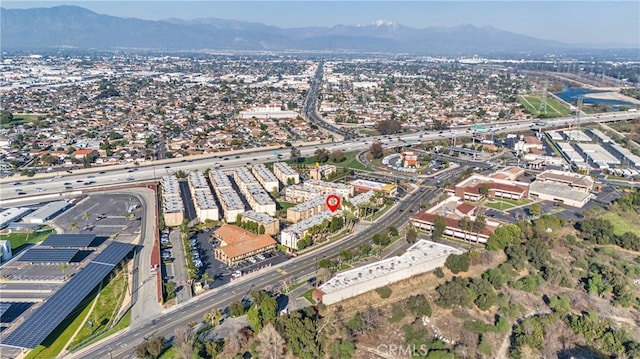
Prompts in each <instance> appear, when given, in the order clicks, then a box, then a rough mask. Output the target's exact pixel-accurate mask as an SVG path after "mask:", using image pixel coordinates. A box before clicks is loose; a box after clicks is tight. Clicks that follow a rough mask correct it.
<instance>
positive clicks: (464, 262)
mask: <svg viewBox="0 0 640 359" xmlns="http://www.w3.org/2000/svg"><path fill="white" fill-rule="evenodd" d="M444 266H445V267H447V268H449V270H451V273H453V274H458V273H460V272H466V271H468V270H469V253H468V252H465V253H462V254H450V255H449V256H448V257H447V260H446V261H445V262H444Z"/></svg>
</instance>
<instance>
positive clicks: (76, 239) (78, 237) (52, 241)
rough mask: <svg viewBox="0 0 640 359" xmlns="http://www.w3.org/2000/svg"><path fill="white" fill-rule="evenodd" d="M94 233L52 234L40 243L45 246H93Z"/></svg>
mask: <svg viewBox="0 0 640 359" xmlns="http://www.w3.org/2000/svg"><path fill="white" fill-rule="evenodd" d="M95 239H96V235H95V234H52V235H50V236H49V237H47V239H45V240H44V241H43V242H42V243H41V244H40V245H41V246H45V247H66V248H85V247H94V246H95V244H94V241H95Z"/></svg>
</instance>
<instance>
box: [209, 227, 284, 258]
mask: <svg viewBox="0 0 640 359" xmlns="http://www.w3.org/2000/svg"><path fill="white" fill-rule="evenodd" d="M213 235H214V237H215V238H216V239H218V240H219V241H220V246H219V247H216V249H215V251H214V253H215V257H216V259H217V260H219V261H221V262H223V263H225V264H226V265H228V266H233V265H236V264H238V263H239V262H241V261H243V260H245V259H248V258H249V257H252V256H255V255H258V254H261V253H265V252H268V251H271V250H274V249H275V248H276V241H275V240H274V239H273V238H272V237H271V236H269V235H267V234H255V233H252V232H249V231H247V230H245V229H243V228H241V227H238V226H236V225H233V224H225V225H223V226H222V227H220V228H218V229H217V230H215V231H214V232H213Z"/></svg>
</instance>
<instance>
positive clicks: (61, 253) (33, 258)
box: [18, 248, 80, 263]
mask: <svg viewBox="0 0 640 359" xmlns="http://www.w3.org/2000/svg"><path fill="white" fill-rule="evenodd" d="M79 251H80V250H79V249H49V248H32V249H29V250H28V251H26V252H24V254H23V255H21V256H20V258H18V262H40V263H69V262H71V260H72V259H73V257H75V255H76V254H78V252H79Z"/></svg>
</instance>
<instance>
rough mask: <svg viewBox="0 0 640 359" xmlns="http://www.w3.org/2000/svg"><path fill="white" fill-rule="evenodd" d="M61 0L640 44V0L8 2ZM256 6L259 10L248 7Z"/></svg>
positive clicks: (137, 14) (113, 10)
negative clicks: (487, 28) (466, 27)
mask: <svg viewBox="0 0 640 359" xmlns="http://www.w3.org/2000/svg"><path fill="white" fill-rule="evenodd" d="M60 5H74V6H80V7H83V8H85V9H88V10H90V11H93V12H96V13H99V14H104V15H111V16H118V17H131V18H139V19H144V20H156V21H157V20H165V19H169V18H179V19H183V20H193V19H199V18H218V19H225V20H236V21H246V22H256V23H263V24H265V25H271V26H277V27H281V28H299V27H312V26H319V27H331V26H336V25H352V26H357V25H370V24H373V23H375V21H377V20H386V21H390V22H393V23H396V24H399V25H403V26H408V27H413V28H421V29H422V28H429V27H447V28H448V27H456V26H461V25H473V26H477V27H485V26H490V27H493V28H496V29H499V30H504V31H509V32H513V33H517V34H522V35H527V36H531V37H535V38H539V39H545V40H555V41H560V42H565V43H568V44H616V45H623V46H625V47H632V48H640V1H447V2H444V1H345V2H335V1H234V2H230V1H175V0H172V1H157V0H155V1H57V0H54V1H3V2H2V4H1V6H2V7H3V8H6V9H29V8H42V7H55V6H60ZM247 9H251V11H247Z"/></svg>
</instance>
